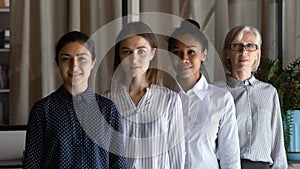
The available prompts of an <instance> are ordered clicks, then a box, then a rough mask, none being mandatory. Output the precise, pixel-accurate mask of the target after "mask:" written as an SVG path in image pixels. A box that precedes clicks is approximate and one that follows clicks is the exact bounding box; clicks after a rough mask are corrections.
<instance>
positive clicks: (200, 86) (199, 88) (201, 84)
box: [177, 74, 208, 99]
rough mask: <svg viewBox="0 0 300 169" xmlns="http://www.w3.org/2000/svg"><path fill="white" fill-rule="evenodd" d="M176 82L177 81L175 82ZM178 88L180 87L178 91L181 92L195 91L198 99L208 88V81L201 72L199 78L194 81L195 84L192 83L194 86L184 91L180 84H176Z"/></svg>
mask: <svg viewBox="0 0 300 169" xmlns="http://www.w3.org/2000/svg"><path fill="white" fill-rule="evenodd" d="M177 83H178V82H177ZM178 86H179V88H180V93H182V94H187V95H189V94H191V93H195V94H196V95H197V96H198V97H199V98H200V99H203V98H204V96H205V94H206V92H207V90H208V83H207V80H206V78H205V76H204V75H203V74H202V75H201V78H200V79H199V81H198V82H196V84H195V85H194V87H193V88H192V89H190V90H188V91H187V92H185V91H184V90H183V89H182V88H181V86H180V84H178Z"/></svg>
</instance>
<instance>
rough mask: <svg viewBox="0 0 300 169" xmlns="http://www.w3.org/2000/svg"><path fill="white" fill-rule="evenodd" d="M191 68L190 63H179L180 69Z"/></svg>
mask: <svg viewBox="0 0 300 169" xmlns="http://www.w3.org/2000/svg"><path fill="white" fill-rule="evenodd" d="M191 68H192V66H191V65H188V64H181V65H179V70H181V71H186V70H190V69H191Z"/></svg>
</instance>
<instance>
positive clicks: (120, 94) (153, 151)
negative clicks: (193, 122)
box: [104, 84, 185, 169]
mask: <svg viewBox="0 0 300 169" xmlns="http://www.w3.org/2000/svg"><path fill="white" fill-rule="evenodd" d="M104 96H105V97H108V98H110V99H112V100H113V101H114V102H115V104H116V106H117V108H118V110H119V112H120V113H121V116H122V122H123V127H124V133H125V136H124V142H125V154H126V157H127V163H128V166H129V168H134V169H160V168H163V169H181V168H183V166H184V157H185V147H184V140H183V139H184V129H183V115H182V105H181V100H180V97H179V95H178V94H176V93H175V92H173V91H171V90H169V89H167V88H165V87H161V86H157V85H153V84H152V85H150V87H148V88H147V91H146V93H145V95H144V96H143V97H142V99H141V100H140V101H139V103H138V105H135V104H134V103H133V101H132V100H131V98H130V96H129V94H128V89H127V88H126V87H125V86H123V85H121V84H117V87H116V88H113V89H112V90H111V91H110V92H109V93H106V94H104Z"/></svg>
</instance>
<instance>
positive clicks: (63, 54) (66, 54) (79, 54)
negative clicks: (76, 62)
mask: <svg viewBox="0 0 300 169" xmlns="http://www.w3.org/2000/svg"><path fill="white" fill-rule="evenodd" d="M83 55H88V54H87V53H78V54H76V55H75V56H83ZM60 56H70V57H71V56H72V55H71V54H69V53H62V54H60Z"/></svg>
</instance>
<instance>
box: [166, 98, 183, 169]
mask: <svg viewBox="0 0 300 169" xmlns="http://www.w3.org/2000/svg"><path fill="white" fill-rule="evenodd" d="M170 116H171V117H170V119H171V120H170V126H169V129H170V132H169V143H170V145H171V148H170V149H169V157H170V166H171V167H170V168H174V169H183V168H184V162H185V143H184V124H183V111H182V103H181V99H180V96H179V95H177V94H176V98H175V104H174V106H173V109H172V112H171V114H170Z"/></svg>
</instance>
